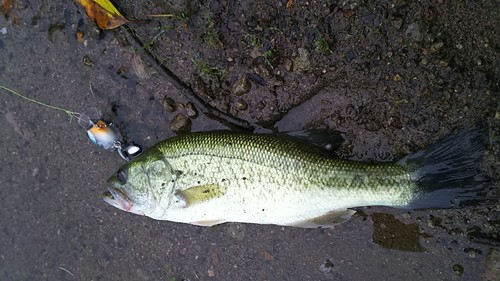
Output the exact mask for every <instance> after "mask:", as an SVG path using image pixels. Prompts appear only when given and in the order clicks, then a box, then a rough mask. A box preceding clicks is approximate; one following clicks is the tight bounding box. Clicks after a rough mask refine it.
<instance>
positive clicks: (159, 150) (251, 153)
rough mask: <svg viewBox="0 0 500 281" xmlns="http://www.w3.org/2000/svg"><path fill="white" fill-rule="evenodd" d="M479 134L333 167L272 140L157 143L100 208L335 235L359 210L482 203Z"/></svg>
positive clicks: (199, 138) (112, 182) (112, 181)
mask: <svg viewBox="0 0 500 281" xmlns="http://www.w3.org/2000/svg"><path fill="white" fill-rule="evenodd" d="M486 136H487V133H485V130H477V131H465V132H461V133H456V134H452V135H451V136H449V137H447V138H444V139H442V140H440V141H438V142H437V143H435V144H433V145H430V146H429V147H427V148H426V149H424V150H422V151H419V152H416V153H414V154H411V155H408V156H406V157H403V158H402V159H400V160H399V161H395V162H382V163H373V162H360V161H354V160H346V159H339V158H336V157H331V155H327V154H325V153H323V151H321V149H318V147H317V146H313V145H307V144H306V143H305V142H304V141H302V140H297V139H295V138H292V137H284V136H279V135H272V134H267V135H265V134H242V133H229V132H226V133H224V132H203V133H191V134H186V135H179V136H175V137H172V138H169V139H166V140H164V141H161V142H159V143H157V144H156V145H154V146H152V147H151V148H149V149H148V150H146V151H144V152H143V153H142V154H141V155H140V156H138V157H137V158H135V159H133V160H132V161H130V162H128V163H126V164H124V165H123V166H122V167H121V168H120V169H119V170H118V171H117V173H116V174H114V175H113V176H111V177H110V178H109V179H108V181H107V191H106V192H104V193H103V195H102V197H103V199H104V201H105V202H106V203H108V204H110V205H112V206H114V207H116V208H118V209H120V210H123V211H127V212H130V213H134V214H138V215H143V216H147V217H150V218H153V219H156V220H166V221H171V222H178V223H187V224H192V225H197V226H213V225H218V224H222V223H226V222H239V223H253V224H272V225H280V226H294V227H303V228H332V227H334V226H335V225H337V224H339V223H342V222H344V221H347V220H349V219H350V218H351V217H352V216H353V214H354V213H355V212H356V210H353V208H359V207H363V206H390V207H395V208H404V209H424V208H451V207H457V206H458V205H461V204H462V203H466V202H469V201H474V200H478V201H483V199H484V190H485V188H486V186H487V184H486V183H487V182H488V177H487V175H486V174H485V172H483V171H482V170H481V168H480V166H481V165H480V163H481V159H482V155H483V152H484V150H485V147H486V139H487V137H486Z"/></svg>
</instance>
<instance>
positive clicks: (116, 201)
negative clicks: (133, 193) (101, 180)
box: [102, 186, 133, 211]
mask: <svg viewBox="0 0 500 281" xmlns="http://www.w3.org/2000/svg"><path fill="white" fill-rule="evenodd" d="M102 199H103V200H104V202H106V203H108V204H110V205H111V206H113V207H115V208H118V209H121V210H124V211H130V209H131V208H132V206H133V203H132V200H130V198H129V197H128V196H127V194H126V193H125V192H123V191H122V190H121V189H118V188H114V187H112V186H110V187H108V190H107V191H105V192H103V193H102Z"/></svg>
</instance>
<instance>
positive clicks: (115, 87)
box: [0, 0, 500, 280]
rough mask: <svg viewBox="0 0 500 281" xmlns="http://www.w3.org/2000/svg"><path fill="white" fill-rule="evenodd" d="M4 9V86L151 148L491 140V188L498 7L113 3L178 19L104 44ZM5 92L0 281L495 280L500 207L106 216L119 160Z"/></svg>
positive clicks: (45, 9) (72, 22)
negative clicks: (277, 218)
mask: <svg viewBox="0 0 500 281" xmlns="http://www.w3.org/2000/svg"><path fill="white" fill-rule="evenodd" d="M11 2H12V3H14V7H13V9H12V10H10V11H9V12H8V13H6V11H5V10H4V13H3V15H0V50H1V52H0V62H1V63H0V84H1V85H3V86H7V87H9V88H12V89H15V90H17V91H18V92H20V93H22V94H25V95H27V96H29V97H31V98H34V99H36V100H39V101H43V102H45V103H48V104H51V105H56V106H61V107H64V108H67V109H69V110H73V111H77V112H82V111H85V110H88V109H89V108H92V107H97V108H99V109H100V110H101V111H102V115H103V116H104V117H106V118H107V119H108V120H112V121H113V122H114V123H115V124H116V126H117V127H118V128H119V129H120V130H121V131H122V133H123V134H124V135H125V137H126V139H128V140H131V141H134V142H136V143H137V144H140V145H141V146H143V147H148V146H151V145H152V144H154V143H155V142H157V141H159V140H161V139H164V138H167V137H170V136H173V135H174V134H175V132H173V131H172V130H171V129H175V130H177V131H179V132H180V131H184V132H185V131H209V130H221V129H231V130H243V131H253V132H283V131H294V130H302V129H311V128H324V129H331V130H337V131H340V132H342V134H343V136H344V138H345V142H344V144H343V145H342V147H341V148H340V149H339V151H338V152H337V154H338V155H339V156H340V157H343V158H349V159H357V160H364V161H390V160H395V159H397V158H399V157H401V156H402V155H406V154H409V153H412V152H415V151H418V150H420V149H422V148H424V147H425V146H427V145H429V144H430V143H432V142H434V141H436V140H437V139H439V138H440V137H443V136H445V135H447V134H449V133H451V132H453V131H455V130H460V129H469V128H477V127H488V129H489V132H490V140H489V146H488V151H487V152H486V154H485V161H484V165H483V166H484V169H485V170H486V171H488V173H489V174H490V176H491V178H492V182H493V183H492V186H493V188H497V189H498V184H496V181H497V179H498V177H499V175H500V172H499V168H498V167H499V159H498V155H499V150H500V147H499V138H498V134H499V133H500V130H499V128H500V103H499V98H498V95H499V92H500V85H499V81H500V55H499V54H500V28H499V22H500V9H499V5H498V2H497V1H482V2H477V1H439V0H435V1H418V2H417V1H403V0H395V1H378V2H377V3H375V2H373V1H344V2H339V1H307V2H303V1H240V2H241V3H237V2H236V1H212V2H199V1H156V0H154V1H113V3H114V4H115V5H116V6H117V8H118V9H119V10H120V11H121V12H122V13H123V14H124V15H125V16H127V17H128V18H130V19H138V20H142V19H146V18H148V17H147V15H151V14H162V15H167V14H171V15H172V16H169V17H161V18H155V19H152V20H150V21H148V22H144V21H135V22H132V23H130V24H127V25H126V26H124V27H120V28H118V29H115V30H112V31H102V30H99V29H98V28H97V27H96V25H95V24H94V23H93V22H92V21H90V20H89V19H88V17H87V16H86V15H85V13H84V11H83V9H81V8H80V7H78V6H76V5H74V4H73V3H72V2H71V1H64V3H59V2H54V1H46V0H44V1H36V2H35V1H11ZM4 8H5V7H4ZM0 97H1V99H0V100H1V105H0V111H1V113H2V116H3V118H0V120H1V122H2V123H1V126H0V127H1V128H3V132H2V134H1V139H2V146H1V148H0V150H1V155H2V157H1V158H0V164H1V165H0V280H371V279H377V280H401V279H406V280H422V279H432V280H458V279H460V280H485V279H486V280H498V276H500V275H499V274H500V273H499V270H500V269H499V265H498V264H499V262H500V250H499V246H500V243H499V242H498V241H499V237H498V233H499V229H500V227H499V221H500V207H499V204H498V203H497V204H495V203H493V204H490V205H488V206H479V207H468V208H463V209H453V210H419V211H405V210H394V209H390V208H380V207H370V208H360V209H359V212H358V214H357V215H355V216H354V217H353V219H352V220H350V221H349V222H347V223H344V224H342V225H340V226H338V227H337V228H335V229H333V230H316V229H297V228H284V227H278V226H262V225H245V224H224V225H220V226H216V227H212V228H202V227H196V226H190V225H182V224H176V223H170V222H160V221H154V220H152V219H149V218H145V217H140V216H136V215H132V214H128V213H125V212H122V211H119V210H117V209H114V208H113V207H111V206H109V205H107V204H105V203H104V202H102V200H101V198H100V194H101V193H102V192H103V191H104V190H105V180H106V179H107V178H108V177H109V176H110V175H112V174H113V173H114V172H115V171H116V169H117V168H118V167H119V166H120V165H121V164H122V163H123V161H122V160H121V159H120V158H119V157H118V155H116V154H114V153H111V152H108V151H103V150H100V149H99V148H97V147H96V146H94V145H92V144H91V143H90V142H89V141H88V140H87V138H86V134H85V130H84V129H82V128H80V127H79V126H78V125H77V123H76V122H75V121H74V120H73V121H72V122H68V119H69V118H68V116H67V114H65V113H64V112H62V111H57V110H53V109H49V108H46V107H41V106H37V105H35V104H33V103H30V102H28V101H26V100H22V99H20V98H19V97H15V96H13V95H10V94H8V93H7V92H5V91H2V93H0ZM172 101H173V102H172ZM193 108H194V111H195V112H196V113H197V114H196V113H195V112H194V111H193ZM179 116H180V117H179ZM180 133H181V132H180ZM495 278H496V279H495Z"/></svg>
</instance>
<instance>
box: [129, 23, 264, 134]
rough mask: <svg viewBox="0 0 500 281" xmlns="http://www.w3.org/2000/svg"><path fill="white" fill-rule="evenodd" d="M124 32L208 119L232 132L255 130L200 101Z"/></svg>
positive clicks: (140, 43) (248, 124) (153, 56)
mask: <svg viewBox="0 0 500 281" xmlns="http://www.w3.org/2000/svg"><path fill="white" fill-rule="evenodd" d="M125 30H126V31H127V33H128V34H129V36H128V37H130V38H129V40H128V41H129V42H130V43H131V44H132V45H135V46H134V47H135V49H136V50H138V51H140V52H143V53H144V54H145V56H142V57H143V58H144V59H146V60H147V62H149V63H150V64H151V65H153V66H154V67H155V68H156V69H157V71H158V73H160V75H162V76H163V77H164V78H165V79H166V80H167V82H169V83H171V84H172V85H174V86H175V87H176V88H177V89H178V90H179V91H180V92H181V93H182V94H183V95H184V96H185V97H186V98H187V99H188V100H189V101H191V102H192V103H193V104H194V105H195V106H196V107H197V108H199V109H200V111H201V112H203V113H204V114H205V115H206V116H207V117H208V118H210V119H213V120H216V121H218V122H220V123H222V124H224V125H226V126H228V127H229V128H231V129H234V130H239V131H242V130H243V131H250V132H252V131H254V130H255V129H256V128H255V126H252V125H251V124H250V123H249V122H247V121H245V120H242V119H240V118H237V117H234V116H231V115H229V114H227V113H224V112H222V111H220V110H219V109H217V108H214V107H212V106H210V105H207V104H206V103H205V101H203V99H201V98H200V97H199V96H198V95H196V93H195V92H194V90H193V89H192V88H191V87H190V86H189V85H188V84H186V83H185V82H184V81H182V80H181V79H180V78H179V77H177V75H175V74H174V73H173V72H172V71H171V70H170V69H168V68H167V67H166V66H165V65H163V64H162V63H161V62H159V61H158V60H157V59H156V57H155V55H154V54H153V53H152V52H151V51H149V50H148V48H144V44H143V43H142V41H141V40H140V39H139V38H138V36H137V35H136V34H135V32H134V30H133V29H132V28H130V27H125ZM130 39H132V40H130Z"/></svg>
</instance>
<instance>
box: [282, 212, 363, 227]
mask: <svg viewBox="0 0 500 281" xmlns="http://www.w3.org/2000/svg"><path fill="white" fill-rule="evenodd" d="M354 213H356V211H353V210H348V209H346V210H336V211H331V212H328V213H326V214H324V215H322V216H319V217H315V218H312V219H308V220H304V221H300V222H297V223H294V224H292V225H291V226H295V227H302V228H333V227H334V226H335V225H338V224H341V223H343V222H345V221H348V220H349V219H350V218H351V217H352V215H354Z"/></svg>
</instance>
